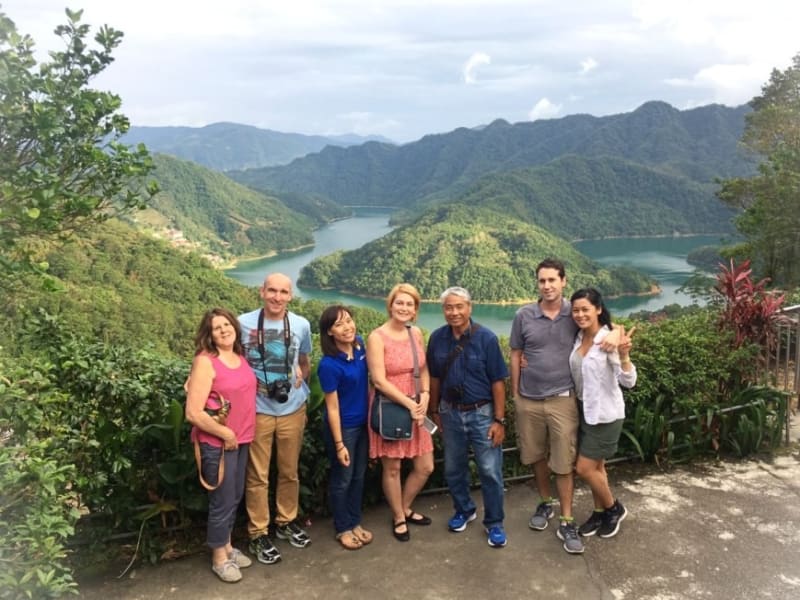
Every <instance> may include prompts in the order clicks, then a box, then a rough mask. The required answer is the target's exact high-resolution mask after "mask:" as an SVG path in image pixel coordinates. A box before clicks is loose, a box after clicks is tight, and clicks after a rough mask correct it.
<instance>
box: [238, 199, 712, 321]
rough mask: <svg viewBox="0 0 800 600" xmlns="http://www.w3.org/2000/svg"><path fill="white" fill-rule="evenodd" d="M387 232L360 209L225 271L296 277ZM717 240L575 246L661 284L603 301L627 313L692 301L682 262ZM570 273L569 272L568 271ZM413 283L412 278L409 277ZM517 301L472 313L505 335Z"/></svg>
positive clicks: (253, 281) (326, 296)
mask: <svg viewBox="0 0 800 600" xmlns="http://www.w3.org/2000/svg"><path fill="white" fill-rule="evenodd" d="M389 231H391V227H389V224H388V213H386V212H379V211H359V212H358V213H357V214H356V216H354V217H353V218H351V219H346V220H344V221H336V222H334V223H331V224H330V225H327V226H325V227H322V228H321V229H319V230H317V231H316V232H314V240H315V242H316V244H315V246H314V247H313V248H308V249H306V250H301V251H298V252H292V253H288V254H282V255H279V256H274V257H271V258H265V259H260V260H255V261H249V262H243V263H240V264H239V265H238V266H237V267H236V268H234V269H230V270H228V271H227V274H228V275H229V276H231V277H233V278H234V279H237V280H238V281H240V282H241V283H244V284H246V285H260V284H261V282H262V281H263V279H264V275H266V274H267V273H269V272H273V271H279V272H281V273H286V274H287V275H288V276H289V277H291V278H292V279H293V280H294V281H297V278H298V276H299V275H300V270H301V269H302V268H303V266H305V265H306V264H308V263H309V262H311V260H313V259H314V258H316V257H318V256H323V255H326V254H330V253H331V252H334V251H336V250H352V249H355V248H359V247H361V246H363V245H364V244H366V243H367V242H369V241H371V240H373V239H376V238H379V237H381V236H383V235H385V234H386V233H388V232H389ZM717 243H719V237H717V236H694V237H682V238H620V239H613V240H597V241H586V242H578V243H576V244H575V246H576V247H577V248H578V250H580V251H581V252H583V253H584V254H586V255H587V256H589V257H591V258H592V259H594V260H596V261H597V262H599V263H601V264H604V265H627V266H631V267H635V268H637V269H639V270H641V271H643V272H645V273H647V274H649V275H650V276H652V277H653V278H654V279H656V280H657V281H658V282H659V285H660V286H661V290H662V291H661V294H659V295H658V296H647V297H635V296H629V297H625V298H616V299H614V300H610V301H609V302H608V307H609V310H610V311H611V312H612V314H618V315H626V314H628V313H630V312H634V311H639V310H655V309H658V308H661V307H663V306H665V305H667V304H680V305H687V304H691V302H692V299H691V298H690V297H689V296H687V295H685V294H681V293H679V292H678V288H679V287H680V286H681V285H682V284H683V283H684V281H685V280H686V278H687V277H688V276H689V275H691V273H692V271H693V268H692V267H691V265H689V264H688V263H687V262H686V256H687V254H688V253H689V251H690V250H692V249H693V248H696V247H698V246H704V245H709V244H717ZM567 277H569V273H567ZM412 283H413V282H412ZM295 288H296V289H295V295H297V296H299V297H301V298H304V299H318V300H323V301H327V302H343V303H345V304H351V305H356V306H370V307H372V308H375V309H377V310H379V311H381V312H383V311H384V310H385V306H384V303H383V300H377V299H370V298H362V297H360V296H351V295H348V294H342V293H339V292H330V291H319V290H310V289H303V288H299V287H297V286H295ZM535 295H536V286H535V283H534V282H531V298H534V297H535ZM517 308H518V307H517V306H497V305H485V304H476V305H475V306H474V308H473V313H472V314H473V318H474V319H475V320H476V321H478V322H480V323H482V324H483V325H485V326H487V327H489V328H490V329H492V330H493V331H495V332H496V333H497V334H499V335H508V333H509V331H510V329H511V320H512V319H513V317H514V313H515V312H516V310H517ZM442 323H443V319H442V313H441V309H440V308H439V305H438V304H424V305H423V307H422V310H421V311H420V316H419V324H420V325H421V326H422V327H425V328H427V329H434V328H436V327H438V326H439V325H441V324H442Z"/></svg>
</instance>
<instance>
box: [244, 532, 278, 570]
mask: <svg viewBox="0 0 800 600" xmlns="http://www.w3.org/2000/svg"><path fill="white" fill-rule="evenodd" d="M247 549H248V550H249V551H250V554H252V555H253V556H255V557H256V560H257V561H258V562H260V563H264V564H265V565H274V564H275V563H276V562H278V561H279V560H280V559H281V553H280V552H279V551H278V549H277V548H276V547H275V546H273V545H272V541H271V540H270V539H269V536H267V535H260V536H258V537H257V538H255V539H252V540H250V545H249V546H248V547H247Z"/></svg>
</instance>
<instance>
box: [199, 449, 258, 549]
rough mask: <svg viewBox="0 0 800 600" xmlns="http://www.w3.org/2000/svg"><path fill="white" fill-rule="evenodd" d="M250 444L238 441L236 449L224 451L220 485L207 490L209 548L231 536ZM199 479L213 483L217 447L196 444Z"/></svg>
mask: <svg viewBox="0 0 800 600" xmlns="http://www.w3.org/2000/svg"><path fill="white" fill-rule="evenodd" d="M249 450H250V444H239V447H238V448H237V449H236V450H228V451H226V452H225V476H224V477H223V478H222V484H221V485H220V486H219V487H218V488H217V489H215V490H213V491H209V492H208V531H207V534H206V543H207V544H208V546H209V547H210V548H221V547H222V546H224V545H225V544H227V543H228V542H229V541H230V539H231V531H233V525H234V523H235V522H236V511H237V509H238V508H239V503H240V502H241V501H242V496H243V495H244V476H245V471H246V469H247V459H248V455H249ZM200 459H201V463H200V464H201V465H202V467H201V468H202V469H203V478H204V479H205V480H206V481H207V482H208V483H209V484H210V485H216V484H217V475H218V473H219V459H220V449H219V448H217V447H216V446H212V445H210V444H204V443H201V444H200Z"/></svg>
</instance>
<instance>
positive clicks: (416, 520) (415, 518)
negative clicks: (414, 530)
mask: <svg viewBox="0 0 800 600" xmlns="http://www.w3.org/2000/svg"><path fill="white" fill-rule="evenodd" d="M406 521H407V522H408V523H411V524H412V525H430V524H431V518H430V517H426V516H425V515H423V514H421V513H416V512H414V511H413V510H412V511H411V512H410V513H408V514H407V515H406Z"/></svg>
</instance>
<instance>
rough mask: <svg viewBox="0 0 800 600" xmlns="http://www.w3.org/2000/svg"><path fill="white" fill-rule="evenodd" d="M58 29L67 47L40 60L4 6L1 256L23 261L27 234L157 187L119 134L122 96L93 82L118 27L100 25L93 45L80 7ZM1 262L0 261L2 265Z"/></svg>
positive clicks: (104, 214)
mask: <svg viewBox="0 0 800 600" xmlns="http://www.w3.org/2000/svg"><path fill="white" fill-rule="evenodd" d="M66 14H67V23H66V24H65V25H60V26H58V27H57V28H56V29H55V33H56V34H57V35H58V36H60V37H61V38H62V40H63V41H64V49H63V50H62V51H59V52H55V51H54V52H50V60H49V61H46V62H42V63H40V64H37V61H36V59H35V57H34V41H33V40H32V39H31V38H30V36H27V35H24V36H23V35H20V34H19V33H18V32H17V30H16V27H15V25H14V22H13V21H11V20H10V19H9V18H8V17H7V16H6V15H5V14H3V13H0V260H1V261H2V263H5V265H6V266H9V265H14V264H16V265H19V264H24V263H26V262H29V261H30V260H31V259H32V258H33V256H34V251H33V246H34V245H35V244H33V242H35V241H36V240H37V239H39V238H50V239H52V238H58V237H60V236H64V235H69V234H70V233H71V232H73V231H75V230H76V229H77V228H79V227H81V226H82V225H85V224H89V223H92V222H97V221H102V220H105V219H107V218H109V217H110V216H113V215H115V214H118V213H120V212H124V211H127V210H130V209H134V208H138V207H142V206H143V205H144V203H145V201H146V199H147V197H148V196H149V195H150V194H152V193H154V192H155V189H153V188H152V186H151V188H150V189H146V188H145V185H144V177H145V176H146V175H147V174H148V172H149V171H150V170H151V169H152V164H151V161H150V157H149V154H148V152H147V150H146V149H145V147H144V146H143V145H140V146H138V147H137V148H133V149H132V148H129V147H127V146H126V145H124V144H122V143H121V142H120V141H119V138H120V137H121V136H122V135H123V134H124V133H125V132H126V131H128V128H129V122H128V119H127V118H126V117H125V116H124V115H123V114H121V113H120V112H119V108H120V105H121V100H120V98H119V96H117V95H115V94H112V93H110V92H103V91H98V90H95V89H92V88H90V87H89V83H90V81H91V80H92V79H93V78H94V77H95V76H96V75H98V74H99V73H100V72H102V71H103V69H105V68H106V67H107V66H108V65H109V64H110V63H111V62H112V60H113V58H112V56H111V52H112V50H113V49H114V48H116V47H117V46H118V45H119V43H120V42H121V40H122V32H120V31H117V30H115V29H112V28H110V27H108V26H103V27H100V28H99V30H98V32H97V34H96V35H95V36H94V42H95V44H94V45H93V44H91V42H89V43H87V40H86V38H87V36H88V35H89V29H90V28H89V26H88V25H85V24H81V23H80V19H81V15H82V11H75V12H73V11H70V10H67V11H66ZM2 263H0V264H2Z"/></svg>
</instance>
